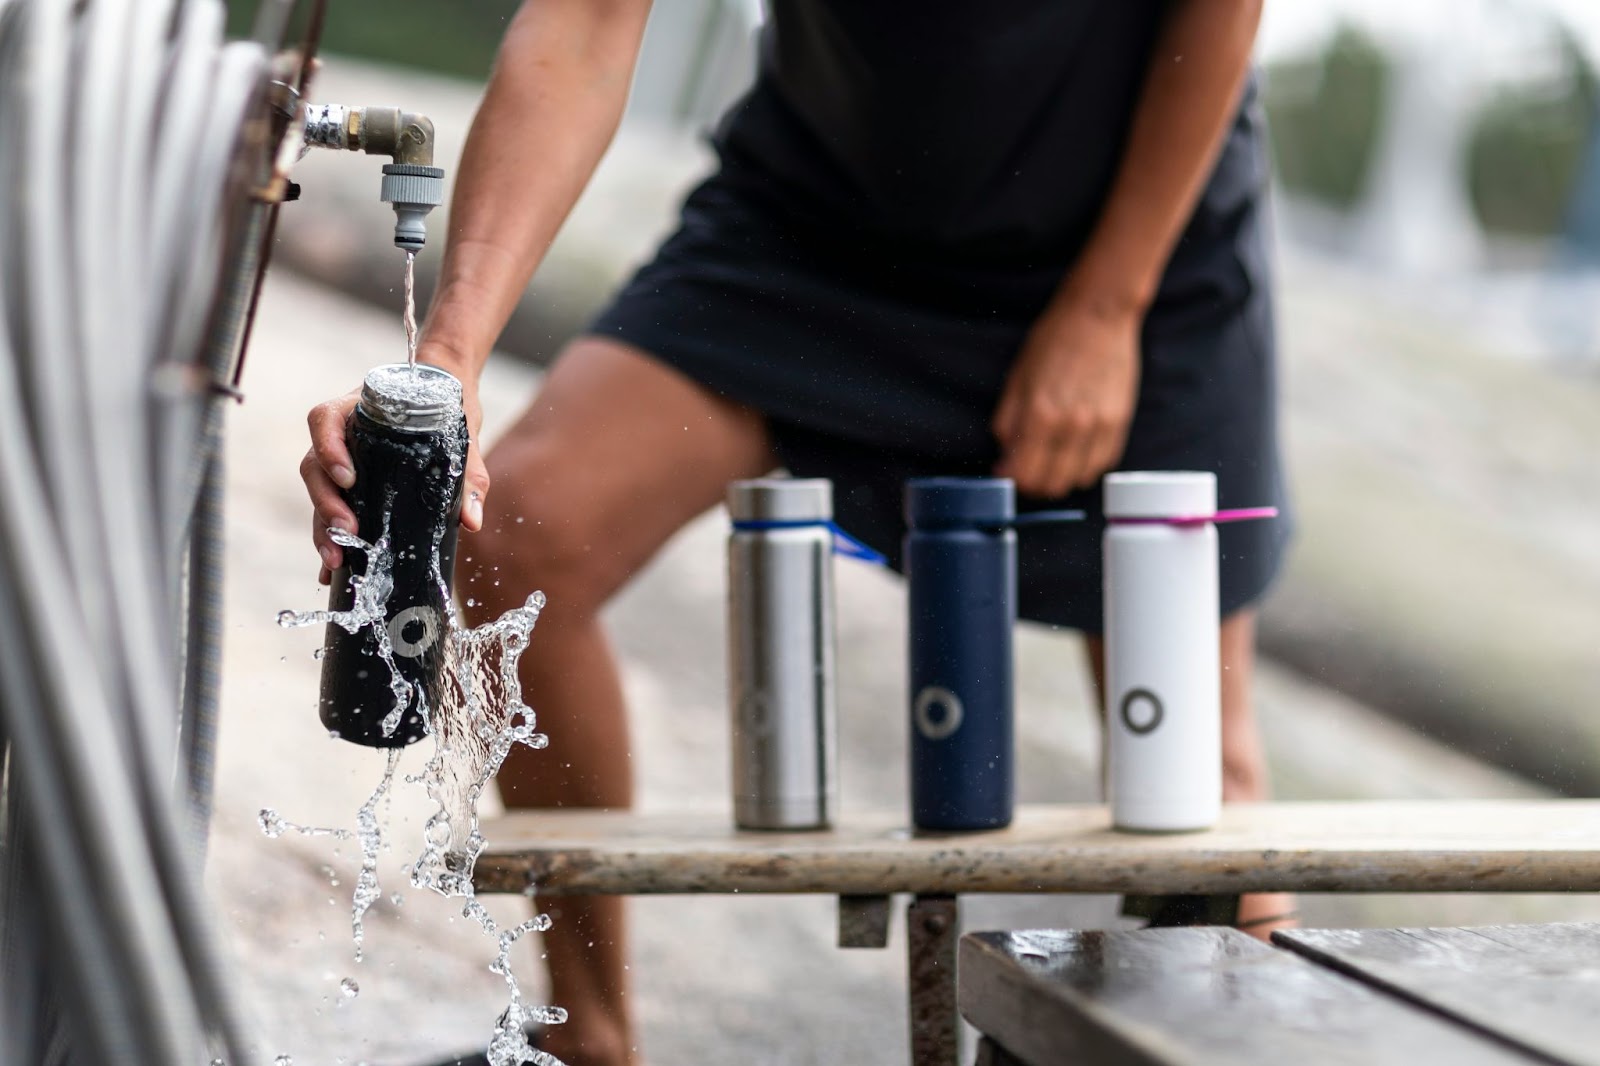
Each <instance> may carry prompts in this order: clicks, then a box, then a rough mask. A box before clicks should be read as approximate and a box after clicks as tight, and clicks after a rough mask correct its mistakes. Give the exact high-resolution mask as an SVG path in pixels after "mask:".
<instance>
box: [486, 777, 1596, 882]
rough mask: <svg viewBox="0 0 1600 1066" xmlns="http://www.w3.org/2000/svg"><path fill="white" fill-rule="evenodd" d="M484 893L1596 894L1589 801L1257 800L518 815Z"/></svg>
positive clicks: (503, 829) (493, 857)
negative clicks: (984, 819)
mask: <svg viewBox="0 0 1600 1066" xmlns="http://www.w3.org/2000/svg"><path fill="white" fill-rule="evenodd" d="M484 834H485V836H486V837H487V838H488V847H487V848H486V850H485V851H484V853H483V855H482V856H481V857H480V858H479V859H478V864H477V873H476V881H477V885H478V888H479V890H480V891H483V892H526V891H530V890H531V889H533V888H537V890H538V891H539V892H541V893H544V894H549V895H558V894H585V893H601V894H619V895H631V894H654V893H701V892H716V893H721V892H730V893H731V892H798V893H825V894H829V895H835V894H854V895H882V894H886V893H896V892H909V893H932V894H937V893H973V892H1085V893H1110V892H1139V893H1202V894H1224V893H1237V892H1249V891H1277V890H1285V891H1302V892H1460V891H1473V892H1573V891H1596V890H1600V851H1597V850H1596V849H1595V848H1594V847H1593V842H1594V841H1595V840H1600V800H1503V801H1463V800H1450V801H1422V802H1375V803H1267V804H1239V805H1231V806H1229V807H1227V808H1226V809H1225V810H1224V812H1223V816H1222V820H1221V823H1220V824H1219V825H1218V826H1217V827H1216V828H1215V829H1212V830H1210V831H1208V832H1204V833H1185V834H1172V835H1159V836H1158V835H1148V834H1133V833H1121V832H1117V831H1115V830H1113V829H1112V828H1111V824H1110V819H1109V818H1108V816H1107V814H1106V811H1105V809H1104V808H1103V807H1099V806H1049V807H1023V808H1021V809H1020V810H1019V811H1018V814H1017V819H1016V821H1015V822H1014V823H1013V824H1012V825H1011V826H1010V827H1009V828H1007V829H1002V830H997V831H994V832H987V833H965V834H946V835H929V836H914V835H912V834H911V833H910V832H908V831H907V830H906V829H905V827H904V820H903V815H899V814H887V813H882V814H870V813H868V814H848V813H847V814H846V816H845V817H844V818H843V819H842V820H841V824H840V825H839V826H838V827H837V828H836V829H832V830H825V831H819V832H809V833H759V832H740V831H737V830H735V829H734V828H733V826H732V824H731V820H730V819H729V818H728V817H727V815H726V813H725V812H717V813H682V814H672V813H663V814H632V813H630V812H626V811H583V810H558V811H538V812H531V811H530V812H520V813H515V814H511V815H508V816H506V817H502V818H497V819H493V820H491V821H488V822H486V823H485V825H484Z"/></svg>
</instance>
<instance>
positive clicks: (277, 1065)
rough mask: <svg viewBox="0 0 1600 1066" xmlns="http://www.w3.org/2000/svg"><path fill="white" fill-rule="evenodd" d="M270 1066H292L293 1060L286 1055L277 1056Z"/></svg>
mask: <svg viewBox="0 0 1600 1066" xmlns="http://www.w3.org/2000/svg"><path fill="white" fill-rule="evenodd" d="M272 1066H294V1059H291V1058H290V1057H289V1056H287V1055H279V1056H278V1057H277V1058H275V1059H273V1060H272Z"/></svg>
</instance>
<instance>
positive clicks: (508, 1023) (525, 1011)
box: [461, 899, 567, 1066]
mask: <svg viewBox="0 0 1600 1066" xmlns="http://www.w3.org/2000/svg"><path fill="white" fill-rule="evenodd" d="M461 915H462V917H464V918H471V919H472V920H473V921H475V922H477V923H478V925H479V926H480V927H481V928H482V929H483V931H484V932H485V933H487V934H489V935H490V936H493V937H495V939H496V942H497V944H498V946H499V951H498V953H497V954H496V955H495V957H494V961H493V962H491V963H490V964H489V970H490V971H491V972H492V973H497V974H499V975H500V976H501V977H502V978H503V979H504V980H505V983H506V988H507V990H508V991H509V992H510V993H511V1003H510V1005H509V1006H507V1007H506V1009H505V1010H504V1011H503V1012H502V1013H501V1015H500V1017H499V1018H498V1019H496V1020H495V1023H494V1035H493V1036H492V1037H490V1039H489V1047H488V1057H489V1066H523V1064H524V1063H533V1066H562V1062H561V1060H560V1059H558V1058H556V1057H555V1056H554V1055H552V1054H550V1053H549V1052H548V1051H540V1050H539V1049H538V1048H536V1047H534V1046H532V1045H531V1044H529V1043H528V1030H529V1028H531V1027H536V1026H542V1025H560V1024H562V1023H563V1022H565V1021H566V1020H567V1012H566V1011H565V1010H564V1009H563V1008H561V1007H542V1006H537V1005H535V1004H531V1003H528V1002H526V1001H524V1000H523V998H522V986H521V985H520V984H519V983H518V982H517V975H516V974H515V973H514V972H513V971H512V969H511V949H512V948H513V947H515V946H516V943H517V941H519V940H521V939H522V938H523V937H525V936H527V935H528V934H529V933H542V932H544V931H546V930H547V929H549V928H550V926H551V921H550V916H549V915H548V914H536V915H534V916H533V917H532V918H529V919H528V920H527V921H525V922H523V923H521V924H520V925H516V926H513V927H511V928H510V929H504V930H502V929H500V928H498V927H497V926H496V924H495V920H494V918H492V917H491V916H490V915H489V912H488V911H487V910H485V909H484V906H483V904H481V903H479V902H478V901H477V900H475V899H468V900H467V902H466V903H465V904H464V905H463V906H462V908H461Z"/></svg>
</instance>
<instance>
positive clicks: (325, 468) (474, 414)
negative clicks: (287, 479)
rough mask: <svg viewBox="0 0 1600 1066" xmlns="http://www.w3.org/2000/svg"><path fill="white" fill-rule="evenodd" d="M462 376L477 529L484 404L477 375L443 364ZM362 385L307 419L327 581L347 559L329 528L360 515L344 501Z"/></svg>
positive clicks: (483, 474)
mask: <svg viewBox="0 0 1600 1066" xmlns="http://www.w3.org/2000/svg"><path fill="white" fill-rule="evenodd" d="M417 361H418V362H423V363H427V362H432V360H430V359H428V358H427V355H426V352H425V350H424V351H422V352H419V353H418V360H417ZM443 369H446V370H450V371H451V372H452V373H454V374H456V376H457V377H458V378H461V385H462V389H463V395H462V405H463V407H464V408H465V410H466V415H467V433H468V435H469V443H468V445H467V463H466V475H465V480H466V484H465V485H464V486H463V489H462V493H461V525H462V526H463V527H465V528H466V529H468V530H471V531H473V532H476V531H477V530H478V529H480V528H481V527H482V526H483V501H484V500H485V499H486V498H487V497H488V495H489V470H488V468H487V467H486V466H484V463H483V455H482V453H481V452H480V451H479V450H478V429H479V427H480V426H481V425H482V424H483V408H482V407H481V406H480V405H479V403H478V383H477V379H476V375H472V374H462V373H460V372H458V371H456V370H455V369H454V368H453V367H450V366H444V367H443ZM360 398H361V390H360V389H353V390H351V391H350V392H347V393H345V394H344V395H343V396H340V397H338V398H336V399H332V400H329V401H328V402H326V403H320V404H318V405H317V406H315V407H313V408H312V409H311V413H310V414H309V415H308V416H306V422H307V424H308V425H309V426H310V429H311V450H310V451H308V452H306V456H305V458H304V459H302V460H300V478H301V480H303V481H304V482H305V483H306V493H307V495H309V496H310V497H311V508H312V511H313V514H312V518H311V540H312V543H313V544H315V545H316V548H317V555H318V556H319V557H320V558H321V559H322V570H321V572H320V573H319V574H318V575H317V580H318V581H320V582H321V583H322V584H324V585H326V584H328V583H329V582H330V581H332V580H333V571H334V570H337V569H338V568H339V565H340V564H341V563H342V562H344V549H342V548H340V547H339V545H337V544H335V543H334V542H333V539H332V538H331V537H330V536H328V529H329V527H330V526H331V527H337V528H339V529H342V530H344V531H345V532H347V533H354V532H355V531H356V516H355V513H354V512H353V511H351V510H350V505H349V504H347V503H345V501H344V497H343V495H341V493H340V490H342V489H348V488H350V487H351V486H353V485H354V484H355V483H356V475H355V462H354V461H353V460H352V459H351V458H350V448H349V446H348V445H347V444H346V443H345V436H344V435H345V427H346V425H347V424H348V423H349V421H350V412H351V411H353V410H355V406H356V403H357V401H359V400H360Z"/></svg>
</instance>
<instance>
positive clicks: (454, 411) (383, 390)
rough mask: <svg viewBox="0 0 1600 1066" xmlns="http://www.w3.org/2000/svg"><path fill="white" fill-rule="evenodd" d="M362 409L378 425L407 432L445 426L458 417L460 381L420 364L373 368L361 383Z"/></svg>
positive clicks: (434, 367) (432, 367)
mask: <svg viewBox="0 0 1600 1066" xmlns="http://www.w3.org/2000/svg"><path fill="white" fill-rule="evenodd" d="M361 410H362V411H363V412H365V413H366V415H367V417H369V418H371V419H372V420H373V421H374V422H377V423H378V424H379V425H383V426H388V427H389V428H390V429H398V430H401V431H403V432H406V433H429V432H432V431H434V430H440V429H448V428H450V427H451V426H454V425H455V424H456V422H457V421H458V420H460V418H461V382H459V381H457V380H456V379H455V377H454V376H453V375H451V374H449V373H447V372H445V371H443V370H440V369H439V368H438V367H436V366H427V365H424V364H421V363H419V364H417V365H416V366H414V367H413V366H410V365H408V364H406V363H390V364H388V365H386V366H377V367H373V368H372V369H371V370H369V371H367V378H366V380H365V381H364V382H363V383H362V385H361Z"/></svg>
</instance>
